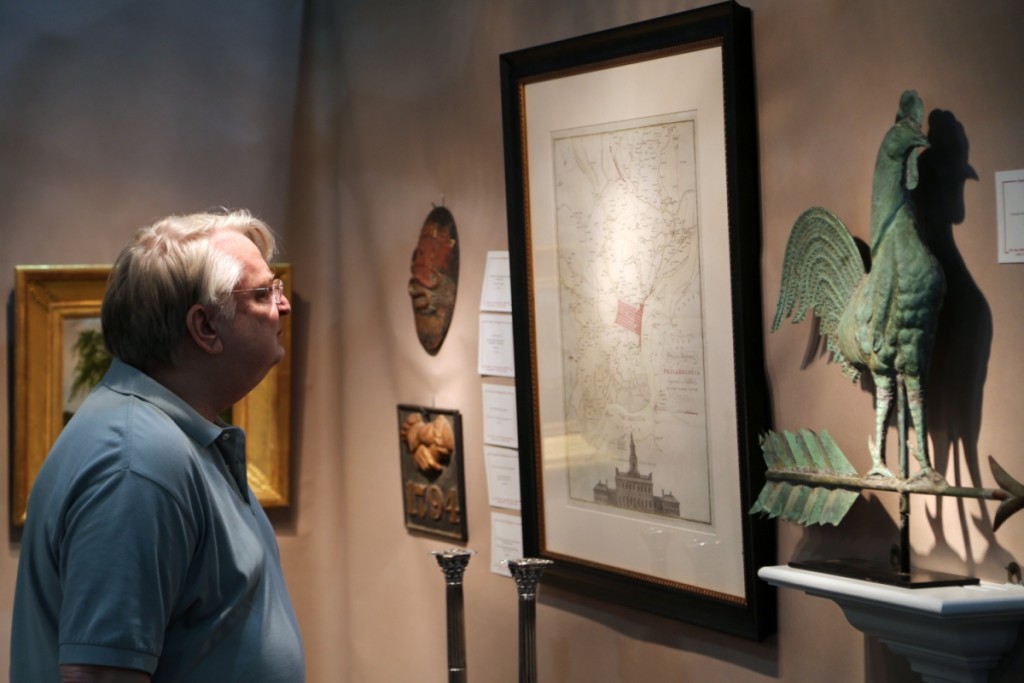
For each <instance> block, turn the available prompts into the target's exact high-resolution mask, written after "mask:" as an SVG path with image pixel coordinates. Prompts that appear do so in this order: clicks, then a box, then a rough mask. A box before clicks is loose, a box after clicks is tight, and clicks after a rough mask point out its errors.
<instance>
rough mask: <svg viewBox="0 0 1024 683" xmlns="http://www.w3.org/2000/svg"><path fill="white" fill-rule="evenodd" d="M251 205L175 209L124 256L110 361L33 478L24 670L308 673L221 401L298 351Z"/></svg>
mask: <svg viewBox="0 0 1024 683" xmlns="http://www.w3.org/2000/svg"><path fill="white" fill-rule="evenodd" d="M273 252H274V237H273V234H272V233H271V232H270V230H269V229H268V228H267V226H266V225H265V224H264V223H263V222H262V221H260V220H258V219H256V218H254V217H253V216H251V215H250V214H249V213H248V212H245V211H235V212H230V213H223V214H194V215H189V216H172V217H169V218H165V219H163V220H161V221H158V222H157V223H155V224H154V225H152V226H150V227H147V228H143V229H141V230H140V231H139V232H138V233H136V235H135V238H134V240H133V241H132V242H131V243H130V244H129V245H128V246H127V247H126V248H125V249H124V251H123V252H122V253H121V255H120V256H119V257H118V259H117V262H116V263H115V265H114V268H113V271H112V273H111V276H110V281H109V284H108V289H107V294H106V296H105V298H104V301H103V307H102V314H101V316H102V323H103V335H104V341H105V343H106V345H107V348H108V349H109V350H110V352H111V354H112V355H113V357H114V361H113V363H112V365H111V368H110V370H109V372H108V373H107V374H106V376H105V377H104V378H103V380H102V382H101V383H100V385H99V386H98V387H96V389H95V390H94V391H93V392H92V393H91V394H90V396H89V397H88V398H87V399H86V401H85V402H84V403H83V405H82V406H81V408H80V409H79V410H78V411H77V412H76V414H75V416H74V418H73V419H72V420H71V421H70V422H69V423H68V425H67V427H66V428H65V429H64V431H63V432H62V433H61V435H60V438H59V439H58V440H57V443H56V444H55V445H54V447H53V450H52V451H51V452H50V455H49V457H48V458H47V460H46V462H45V463H44V464H43V467H42V469H41V471H40V472H39V476H38V478H37V479H36V482H35V485H34V487H33V490H32V493H31V496H30V499H29V505H28V515H27V520H26V524H25V530H24V535H23V539H22V547H21V559H20V565H19V567H18V582H17V588H16V592H15V600H14V621H13V632H12V640H11V682H12V683H58V682H63V683H68V682H75V683H84V682H92V683H100V682H108V681H109V682H117V683H129V682H130V683H136V682H149V681H152V682H153V683H160V682H164V681H167V682H170V681H174V682H182V683H184V682H188V683H213V682H214V681H216V682H217V683H232V682H238V683H242V682H244V683H300V682H301V681H302V680H303V679H304V677H305V665H304V661H303V652H302V642H301V639H300V636H299V630H298V625H297V622H296V619H295V614H294V611H293V609H292V605H291V600H290V598H289V596H288V591H287V589H286V587H285V582H284V577H283V576H282V573H281V567H280V560H279V556H278V549H277V543H276V540H275V538H274V533H273V530H272V528H271V526H270V524H269V522H268V521H267V517H266V515H265V514H264V512H263V510H262V508H261V507H260V505H259V503H258V502H257V501H256V499H255V496H254V495H253V493H252V491H251V490H250V489H249V486H248V483H247V481H246V463H245V434H244V432H242V431H241V430H240V429H238V428H236V427H232V426H230V425H227V424H225V423H224V422H223V421H222V420H221V419H220V418H219V417H218V415H220V414H221V413H223V412H224V411H225V410H226V409H227V408H229V407H230V406H231V405H232V404H234V403H235V402H236V401H238V400H239V399H240V398H242V397H243V396H245V395H246V394H247V393H248V392H249V391H250V390H251V389H252V388H253V387H255V386H256V385H257V384H258V383H259V382H260V380H261V379H263V377H264V375H266V373H267V372H268V371H269V370H270V369H271V368H272V367H273V366H274V365H275V364H276V363H277V362H278V361H280V360H281V358H282V356H283V354H284V349H283V347H282V343H281V316H285V315H288V314H289V313H290V312H291V307H290V304H289V303H288V299H287V298H286V297H285V296H284V293H283V287H282V283H281V281H280V280H278V279H275V277H274V273H273V272H272V271H271V269H270V266H269V265H268V263H267V261H268V259H269V258H270V256H271V255H272V254H273Z"/></svg>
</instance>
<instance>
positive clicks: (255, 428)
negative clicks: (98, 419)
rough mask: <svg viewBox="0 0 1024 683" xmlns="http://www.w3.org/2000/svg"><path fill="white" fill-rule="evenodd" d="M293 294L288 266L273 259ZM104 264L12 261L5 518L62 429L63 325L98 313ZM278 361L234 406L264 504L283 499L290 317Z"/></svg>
mask: <svg viewBox="0 0 1024 683" xmlns="http://www.w3.org/2000/svg"><path fill="white" fill-rule="evenodd" d="M272 267H273V269H274V271H275V272H276V273H277V274H278V277H280V278H281V280H283V281H284V284H285V296H288V297H291V291H292V289H291V267H290V266H289V265H288V264H273V266H272ZM109 274H110V266H17V267H16V268H15V287H14V309H15V316H14V330H15V331H14V425H13V427H14V449H13V451H12V453H11V458H12V467H11V474H12V479H11V518H10V519H11V523H12V524H13V525H14V526H20V525H22V524H24V523H25V513H26V509H27V506H28V496H29V492H30V491H31V489H32V484H33V482H34V481H35V478H36V475H37V474H38V473H39V469H40V467H42V465H43V461H45V460H46V456H47V454H48V453H49V451H50V448H51V447H52V446H53V443H54V442H55V441H56V440H57V436H58V435H59V434H60V432H61V429H63V422H64V420H63V408H64V406H63V383H64V379H63V376H64V373H63V363H64V350H63V335H64V329H63V327H64V322H65V320H68V319H73V318H95V317H99V314H100V304H101V303H102V300H103V293H104V291H105V290H106V284H107V277H108V276H109ZM281 322H282V329H283V335H282V336H283V340H282V341H283V344H284V348H285V355H284V359H283V360H282V361H281V362H280V363H279V364H278V365H277V366H275V367H274V368H273V369H272V370H271V371H270V372H269V373H268V374H267V376H266V377H264V378H263V381H262V382H260V384H259V385H258V386H257V387H256V388H255V389H253V390H252V391H251V392H250V393H249V395H248V396H246V397H245V398H244V399H242V400H241V401H239V402H238V403H236V404H235V405H234V406H233V408H232V413H231V416H232V422H233V423H234V424H235V425H237V426H239V427H241V428H242V429H244V430H245V432H246V443H247V448H248V452H247V461H248V479H249V486H251V487H252V490H253V492H254V493H255V494H256V498H257V499H258V500H259V501H260V504H261V505H263V507H265V508H274V507H284V506H287V505H288V502H289V472H290V461H291V452H290V432H291V396H290V394H291V318H290V317H288V316H286V317H284V318H283V319H282V321H281Z"/></svg>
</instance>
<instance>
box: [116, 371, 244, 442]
mask: <svg viewBox="0 0 1024 683" xmlns="http://www.w3.org/2000/svg"><path fill="white" fill-rule="evenodd" d="M103 384H104V385H105V386H106V387H108V388H109V389H110V390H111V391H116V392H118V393H120V394H125V395H128V396H134V397H136V398H138V399H139V400H140V401H146V402H148V403H152V404H153V405H155V406H156V407H157V408H159V409H160V410H162V411H163V412H164V413H166V414H167V415H168V417H170V418H171V419H172V420H174V422H175V424H177V425H178V427H180V428H181V430H182V431H183V432H185V434H187V435H188V437H189V438H190V439H192V440H193V441H195V442H196V443H198V444H201V445H203V446H211V445H212V444H213V443H214V442H215V441H216V440H217V438H218V437H220V436H221V434H222V433H224V431H225V430H226V429H231V430H235V429H237V427H231V426H230V425H224V424H220V425H218V424H214V423H213V422H210V421H209V420H207V419H206V418H204V417H203V416H202V415H200V414H199V413H198V412H196V410H195V409H194V408H193V407H192V406H190V405H189V404H188V403H186V402H185V401H184V400H182V399H181V398H180V397H179V396H178V395H177V394H175V393H174V392H172V391H171V390H170V389H168V388H167V387H165V386H164V385H162V384H160V383H159V382H157V381H156V380H155V379H153V378H152V377H150V376H149V375H147V374H146V373H144V372H142V371H141V370H138V369H137V368H135V367H133V366H131V365H128V364H127V363H125V362H123V361H120V360H118V359H117V358H115V359H113V362H111V364H110V369H109V370H108V371H107V374H106V375H105V376H104V377H103Z"/></svg>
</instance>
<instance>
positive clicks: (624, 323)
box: [615, 301, 644, 337]
mask: <svg viewBox="0 0 1024 683" xmlns="http://www.w3.org/2000/svg"><path fill="white" fill-rule="evenodd" d="M615 324H616V325H618V326H620V327H624V328H625V329H627V330H629V331H630V332H632V333H634V334H635V335H636V336H638V337H639V336H640V330H641V329H642V328H643V324H644V305H643V304H640V305H639V306H631V305H630V304H627V303H626V302H625V301H619V310H618V311H617V312H616V313H615Z"/></svg>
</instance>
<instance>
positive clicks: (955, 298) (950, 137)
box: [914, 109, 1012, 569]
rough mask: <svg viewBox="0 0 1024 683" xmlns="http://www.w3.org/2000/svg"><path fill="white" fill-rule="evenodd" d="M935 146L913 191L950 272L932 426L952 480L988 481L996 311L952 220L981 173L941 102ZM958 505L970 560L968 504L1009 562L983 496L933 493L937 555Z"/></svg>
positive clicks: (933, 124)
mask: <svg viewBox="0 0 1024 683" xmlns="http://www.w3.org/2000/svg"><path fill="white" fill-rule="evenodd" d="M928 141H929V143H930V145H931V146H930V148H929V149H928V150H926V151H925V152H923V153H922V154H921V158H920V160H919V171H920V177H921V183H920V185H919V187H918V189H917V191H916V194H915V197H914V199H915V204H916V205H917V213H918V218H919V220H920V222H921V223H922V227H923V230H922V232H923V234H924V235H925V239H926V240H927V242H928V246H929V248H930V249H931V251H932V254H933V255H934V256H935V258H936V259H937V260H938V261H939V263H940V264H941V266H942V269H943V271H944V273H945V276H946V297H945V301H944V303H943V306H942V309H941V311H940V312H939V320H938V334H937V335H936V341H935V350H934V352H933V355H932V366H931V370H930V373H929V392H928V434H929V436H930V437H931V440H932V447H933V459H934V467H935V469H936V470H938V471H939V472H947V473H948V474H947V478H948V479H949V481H950V484H952V485H953V486H979V487H980V486H982V485H983V483H982V472H981V464H980V461H981V460H980V458H979V453H978V437H979V433H980V430H981V415H982V398H983V390H984V385H985V378H986V376H987V374H988V363H989V356H990V352H991V346H992V313H991V309H990V308H989V304H988V301H987V300H986V299H985V296H984V294H982V292H981V290H980V289H979V288H978V285H977V284H976V283H975V281H974V278H973V277H972V276H971V274H970V272H969V271H968V269H967V266H966V264H965V263H964V260H963V257H962V256H961V254H960V251H959V249H958V248H957V245H956V240H955V239H954V234H953V226H954V225H956V226H960V225H962V224H963V223H964V219H965V217H966V213H967V212H966V207H965V204H964V186H965V185H966V183H967V181H968V180H974V181H977V180H978V176H977V174H976V173H975V171H974V169H973V168H971V166H970V163H969V160H968V149H969V144H968V140H967V135H966V133H965V131H964V127H963V125H962V124H961V123H960V122H959V121H958V120H957V119H956V116H954V115H953V114H952V113H951V112H949V111H943V110H940V109H936V110H934V111H932V112H931V113H930V114H929V116H928ZM947 505H955V506H956V507H957V513H958V514H957V518H958V519H959V523H960V535H961V537H962V538H963V542H964V544H965V548H964V550H965V554H966V560H965V561H966V563H967V564H968V567H969V568H970V569H974V568H975V567H976V563H975V561H974V552H973V551H974V548H972V547H971V546H972V543H971V539H972V535H971V533H970V531H971V529H970V525H971V524H970V519H969V518H970V516H971V515H970V513H969V511H970V510H974V509H977V510H978V511H979V512H978V518H977V522H976V527H977V530H978V531H979V532H980V533H981V534H982V535H983V536H984V537H985V539H986V541H987V542H988V543H989V548H990V550H989V552H990V553H992V552H995V551H996V549H999V550H998V552H1000V553H1002V554H1003V555H1004V556H1003V557H1001V558H998V560H999V561H1000V562H1002V564H1003V565H1006V564H1008V563H1009V562H1010V561H1012V557H1011V556H1010V555H1009V553H1007V552H1006V551H1005V550H1003V549H1001V546H1000V545H999V544H998V542H997V540H996V537H995V533H994V531H993V523H992V517H991V515H990V513H989V510H988V509H987V507H986V506H985V505H984V504H981V505H979V504H977V503H965V501H964V500H963V499H962V498H957V499H952V498H946V497H942V496H940V497H937V498H935V507H934V510H935V512H934V514H932V513H929V514H928V522H929V524H930V526H931V529H932V533H933V534H934V535H935V540H936V544H935V548H934V549H933V551H932V553H931V554H932V555H933V556H934V555H935V554H937V553H949V554H950V555H952V554H953V551H952V549H951V548H950V546H949V544H948V542H947V540H946V533H945V531H944V529H943V511H944V508H945V506H947Z"/></svg>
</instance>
